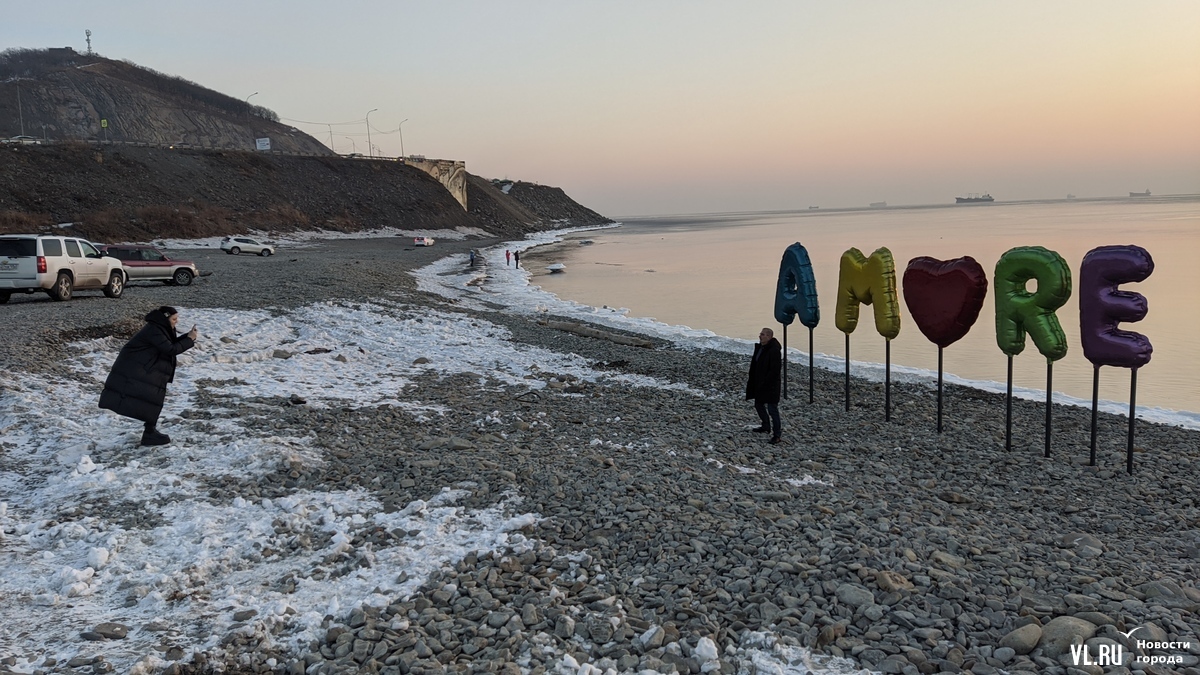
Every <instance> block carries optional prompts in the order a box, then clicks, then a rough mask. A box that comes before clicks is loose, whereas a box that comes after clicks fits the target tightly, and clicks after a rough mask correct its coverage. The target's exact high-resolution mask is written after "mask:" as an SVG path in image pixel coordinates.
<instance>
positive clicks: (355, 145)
mask: <svg viewBox="0 0 1200 675" xmlns="http://www.w3.org/2000/svg"><path fill="white" fill-rule="evenodd" d="M342 138H345V139H346V140H348V141H350V148H351V149H352V150H353V151H354V154H356V155H357V154H358V143H355V142H354V139H353V138H350V137H349V136H343V137H342Z"/></svg>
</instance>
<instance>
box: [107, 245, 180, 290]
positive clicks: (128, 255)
mask: <svg viewBox="0 0 1200 675" xmlns="http://www.w3.org/2000/svg"><path fill="white" fill-rule="evenodd" d="M101 250H103V251H104V252H105V255H110V256H112V257H114V258H116V259H117V260H120V261H121V265H122V266H123V267H124V268H125V273H126V274H127V275H128V276H129V280H130V281H162V282H165V283H166V284H167V285H168V286H187V285H189V284H191V283H192V279H195V278H196V277H198V276H200V272H199V270H197V269H196V263H194V262H192V261H190V260H174V259H172V258H168V257H167V256H166V255H164V254H163V252H162V251H160V250H158V249H156V248H154V247H153V246H143V245H140V244H111V245H109V246H102V247H101Z"/></svg>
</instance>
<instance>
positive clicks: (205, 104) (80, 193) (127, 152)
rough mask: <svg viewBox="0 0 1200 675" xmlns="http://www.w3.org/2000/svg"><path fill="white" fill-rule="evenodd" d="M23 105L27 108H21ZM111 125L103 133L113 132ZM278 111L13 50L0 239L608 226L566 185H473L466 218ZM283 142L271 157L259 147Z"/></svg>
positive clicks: (1, 68)
mask: <svg viewBox="0 0 1200 675" xmlns="http://www.w3.org/2000/svg"><path fill="white" fill-rule="evenodd" d="M18 101H19V106H18ZM102 119H103V120H107V123H108V126H107V127H103V128H102V127H101V126H100V123H101V120H102ZM277 119H278V116H277V115H276V114H275V113H274V112H273V111H271V110H267V109H266V108H261V107H258V106H250V105H247V103H246V102H245V101H244V100H240V99H236V98H233V97H230V96H227V95H225V94H221V93H219V92H216V91H213V90H211V89H207V88H205V87H203V86H201V85H199V84H196V83H194V82H189V81H187V80H184V79H182V78H178V77H172V76H169V75H164V74H162V73H158V72H156V71H154V70H151V69H149V68H145V67H142V66H138V65H135V64H132V63H128V62H123V61H114V60H111V59H106V58H103V57H100V56H95V55H83V54H78V53H76V52H74V51H73V50H71V49H65V48H64V49H49V50H22V49H15V50H14V49H10V50H7V51H4V52H2V53H0V138H9V137H11V136H15V135H17V134H19V133H20V132H21V130H22V127H23V128H24V132H25V135H30V136H34V137H36V138H38V139H43V138H44V139H46V140H45V142H41V143H39V144H36V145H33V144H30V145H26V144H18V143H8V144H3V145H0V233H5V232H8V233H11V232H41V231H53V230H55V229H56V228H58V227H59V226H61V225H63V224H66V223H70V224H71V225H70V231H72V232H76V233H79V234H81V235H83V236H87V237H90V238H92V239H95V240H97V241H134V240H147V239H151V238H156V237H204V236H214V235H224V234H233V233H238V232H245V231H247V230H251V229H258V230H277V231H288V230H299V229H335V230H340V231H355V230H360V229H372V228H378V227H385V226H390V227H397V228H404V229H435V228H454V227H473V228H481V229H484V230H487V231H488V232H491V233H493V234H496V235H504V236H519V235H520V234H522V233H524V232H527V231H530V230H535V229H549V228H552V227H562V226H563V221H570V223H571V224H572V225H587V224H597V223H604V222H608V219H607V218H604V217H603V216H601V215H599V214H597V213H595V212H594V211H591V210H590V209H587V208H585V207H583V206H581V205H579V204H577V203H576V202H575V201H573V200H572V199H571V198H570V197H568V196H567V195H566V194H565V193H563V192H562V191H561V190H559V189H557V188H551V187H545V186H538V185H533V184H530V183H516V184H513V185H510V186H506V188H505V191H502V190H501V189H500V188H499V187H498V186H497V184H494V183H493V182H492V181H489V180H486V179H483V178H480V177H478V176H472V175H470V174H468V175H467V204H468V206H469V209H468V210H465V211H464V210H463V208H462V206H461V205H460V204H459V203H458V202H457V201H456V200H455V199H454V198H453V197H452V196H451V194H450V192H449V191H447V189H446V188H445V187H443V186H442V185H441V183H439V182H438V181H437V180H435V179H433V178H431V177H430V176H429V175H428V174H426V173H424V172H423V171H421V170H419V169H417V168H414V167H411V166H408V165H405V164H403V163H401V162H395V161H388V160H381V159H380V160H373V159H352V158H345V157H341V156H339V155H336V154H333V153H332V152H331V151H330V150H329V149H328V148H326V147H325V146H324V145H322V144H321V143H320V142H319V141H317V140H316V139H314V138H312V137H311V136H308V135H307V134H304V133H302V132H300V131H298V130H296V129H293V128H292V127H289V126H286V125H283V124H280V123H279V122H277V121H275V120H277ZM263 137H266V138H270V139H271V150H272V152H271V153H261V152H255V151H253V150H252V149H251V148H252V147H253V139H254V138H263Z"/></svg>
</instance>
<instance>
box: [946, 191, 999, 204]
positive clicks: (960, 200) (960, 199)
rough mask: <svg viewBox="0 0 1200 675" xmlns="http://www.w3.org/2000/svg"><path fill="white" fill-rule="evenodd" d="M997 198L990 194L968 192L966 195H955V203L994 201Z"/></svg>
mask: <svg viewBox="0 0 1200 675" xmlns="http://www.w3.org/2000/svg"><path fill="white" fill-rule="evenodd" d="M994 201H996V200H995V199H993V198H992V196H991V195H989V194H983V195H977V194H974V193H971V194H968V195H967V196H966V197H955V198H954V203H955V204H982V203H986V202H994Z"/></svg>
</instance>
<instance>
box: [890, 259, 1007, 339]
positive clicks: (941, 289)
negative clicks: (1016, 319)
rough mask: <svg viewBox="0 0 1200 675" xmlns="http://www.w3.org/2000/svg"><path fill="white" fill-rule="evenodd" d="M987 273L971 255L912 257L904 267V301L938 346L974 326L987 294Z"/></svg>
mask: <svg viewBox="0 0 1200 675" xmlns="http://www.w3.org/2000/svg"><path fill="white" fill-rule="evenodd" d="M987 287H988V281H987V274H986V273H985V272H984V271H983V266H982V265H980V264H979V263H978V262H976V261H975V259H974V258H972V257H971V256H964V257H962V258H955V259H954V260H938V259H937V258H930V257H928V256H921V257H920V258H913V259H912V260H910V261H908V267H907V268H906V269H905V270H904V303H905V304H907V305H908V312H909V314H911V315H912V318H913V321H915V322H916V324H917V328H920V329H921V332H922V333H924V334H925V337H927V338H929V341H930V342H932V343H934V344H935V345H937V346H939V347H949V346H950V345H952V344H954V343H955V342H957V341H958V340H960V339H962V337H963V336H964V335H966V334H967V333H968V332H970V330H971V326H973V325H975V320H976V319H978V318H979V310H981V309H983V300H984V298H986V297H987Z"/></svg>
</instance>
